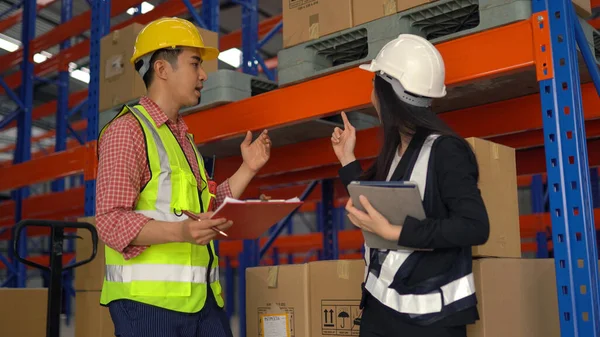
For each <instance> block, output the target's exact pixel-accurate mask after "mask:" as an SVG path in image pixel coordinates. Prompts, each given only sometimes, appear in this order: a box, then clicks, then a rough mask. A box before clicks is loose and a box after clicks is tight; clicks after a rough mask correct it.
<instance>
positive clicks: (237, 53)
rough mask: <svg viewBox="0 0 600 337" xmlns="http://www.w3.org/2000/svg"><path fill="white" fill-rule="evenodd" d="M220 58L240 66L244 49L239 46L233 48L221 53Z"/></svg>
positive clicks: (231, 64)
mask: <svg viewBox="0 0 600 337" xmlns="http://www.w3.org/2000/svg"><path fill="white" fill-rule="evenodd" d="M219 60H221V61H223V62H225V63H227V64H229V65H230V66H232V67H234V68H238V67H239V66H240V64H242V51H241V50H239V49H238V48H231V49H228V50H226V51H223V52H221V53H220V54H219Z"/></svg>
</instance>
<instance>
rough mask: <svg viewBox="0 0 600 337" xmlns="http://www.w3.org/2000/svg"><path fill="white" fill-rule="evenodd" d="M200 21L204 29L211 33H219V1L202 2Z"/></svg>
mask: <svg viewBox="0 0 600 337" xmlns="http://www.w3.org/2000/svg"><path fill="white" fill-rule="evenodd" d="M200 10H201V11H202V20H203V21H204V24H205V25H206V27H204V28H205V29H208V30H210V31H213V32H217V33H218V32H219V0H202V7H201V8H200Z"/></svg>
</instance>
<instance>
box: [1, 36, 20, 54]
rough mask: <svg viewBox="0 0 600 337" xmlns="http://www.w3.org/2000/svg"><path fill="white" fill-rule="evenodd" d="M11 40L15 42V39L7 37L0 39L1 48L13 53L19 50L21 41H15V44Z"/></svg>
mask: <svg viewBox="0 0 600 337" xmlns="http://www.w3.org/2000/svg"><path fill="white" fill-rule="evenodd" d="M11 40H13V39H11V38H9V37H8V36H5V35H4V36H2V37H0V48H2V49H4V50H6V51H9V52H13V51H15V50H17V49H19V44H18V42H19V41H15V42H16V43H15V42H13V41H11Z"/></svg>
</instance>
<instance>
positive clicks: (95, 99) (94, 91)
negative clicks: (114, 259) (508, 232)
mask: <svg viewBox="0 0 600 337" xmlns="http://www.w3.org/2000/svg"><path fill="white" fill-rule="evenodd" d="M110 2H111V0H96V1H94V2H92V27H91V30H90V31H91V38H90V83H89V87H88V101H87V108H88V111H87V120H88V123H87V137H86V141H87V142H88V144H90V143H92V144H93V142H95V141H96V139H97V138H98V104H99V94H100V40H101V39H102V37H104V36H105V35H106V34H108V32H110ZM92 150H93V149H89V151H92ZM92 159H93V158H91V156H87V160H92ZM87 164H88V165H89V163H87ZM95 213H96V179H86V180H85V215H86V216H92V215H94V214H95Z"/></svg>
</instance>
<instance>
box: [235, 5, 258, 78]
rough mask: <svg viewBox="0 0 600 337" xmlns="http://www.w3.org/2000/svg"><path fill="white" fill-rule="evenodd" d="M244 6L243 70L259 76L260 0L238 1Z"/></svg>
mask: <svg viewBox="0 0 600 337" xmlns="http://www.w3.org/2000/svg"><path fill="white" fill-rule="evenodd" d="M237 2H238V3H240V4H241V5H242V70H243V71H244V73H246V74H250V75H255V76H256V75H258V61H257V60H256V56H257V55H258V53H257V52H256V48H257V45H258V0H238V1H237Z"/></svg>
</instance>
